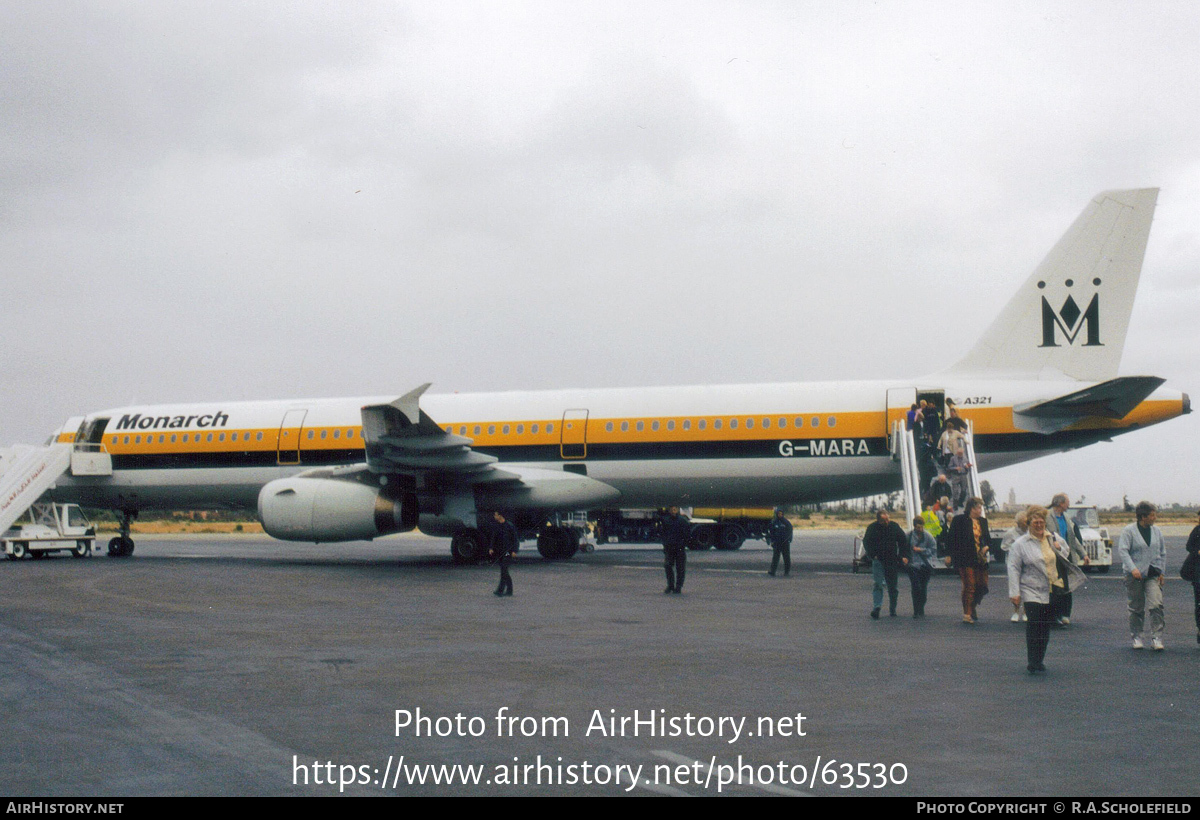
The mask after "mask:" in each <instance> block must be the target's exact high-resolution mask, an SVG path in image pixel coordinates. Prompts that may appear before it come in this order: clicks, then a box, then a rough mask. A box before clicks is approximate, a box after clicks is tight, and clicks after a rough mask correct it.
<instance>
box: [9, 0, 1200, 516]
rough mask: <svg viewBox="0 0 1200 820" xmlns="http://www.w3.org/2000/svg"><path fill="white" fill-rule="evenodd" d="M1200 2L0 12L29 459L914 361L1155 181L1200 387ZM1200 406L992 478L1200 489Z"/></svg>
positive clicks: (1163, 367)
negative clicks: (427, 390) (56, 452)
mask: <svg viewBox="0 0 1200 820" xmlns="http://www.w3.org/2000/svg"><path fill="white" fill-rule="evenodd" d="M1198 42H1200V5H1197V4H1195V3H1192V2H1180V3H1169V2H1156V3H1153V4H1148V3H1133V2H1130V3H1103V2H1090V1H1089V2H1079V3H1060V4H1055V3H1027V4H1025V3H997V4H987V3H961V2H946V3H933V2H919V3H889V2H880V3H852V2H837V3H833V2H822V3H796V2H781V3H769V2H758V3H734V2H722V3H702V2H700V3H698V2H686V3H684V2H681V3H666V2H644V1H642V2H636V3H632V2H631V3H614V2H604V3H595V4H586V3H578V2H572V3H566V2H560V3H515V2H513V3H485V2H479V3H453V2H437V3H434V2H426V3H390V2H385V3H378V2H376V3H370V2H356V3H343V2H330V3H315V2H288V3H283V2H278V3H254V2H246V0H238V2H230V3H226V2H214V1H213V0H204V2H171V3H145V2H143V3H138V2H115V1H114V2H95V3H81V2H44V3H29V2H24V0H17V1H15V2H9V1H8V0H0V124H2V127H0V304H2V306H3V321H2V322H0V345H2V346H3V351H4V355H3V364H0V373H2V374H3V381H2V386H3V392H2V394H0V443H2V444H5V445H7V444H11V443H15V442H27V443H40V442H41V441H42V440H43V439H44V438H45V437H46V435H47V434H48V432H49V431H50V430H51V429H53V428H55V427H57V426H59V425H61V424H62V422H63V421H64V420H65V419H66V418H67V417H68V416H72V415H80V414H83V413H85V412H88V411H92V410H98V409H102V408H106V407H112V406H118V405H123V404H127V403H130V402H134V401H137V402H154V403H158V402H177V401H196V400H209V399H223V400H232V399H254V398H284V397H301V396H337V395H369V394H396V395H399V394H401V393H404V392H406V391H408V390H410V389H411V388H413V387H415V386H416V385H418V384H421V383H423V382H426V381H432V382H433V383H434V388H433V390H434V392H448V391H481V390H482V391H487V390H509V389H536V388H553V387H575V386H595V387H619V386H637V385H657V384H695V383H739V382H772V381H805V380H827V379H876V378H881V379H887V378H894V377H909V376H912V377H915V376H919V375H921V374H923V373H927V372H931V371H933V370H936V369H940V367H941V366H943V365H945V364H948V363H949V362H951V361H953V360H954V359H956V358H957V353H958V352H959V351H961V350H965V349H966V348H968V347H970V346H971V345H972V344H974V342H975V340H976V338H977V335H978V332H977V331H976V330H973V329H969V328H982V327H984V326H986V324H987V323H988V322H990V320H991V319H992V318H993V316H994V314H995V313H996V312H997V311H998V309H999V307H1000V306H1001V305H1003V303H1004V302H1005V301H1007V300H1008V298H1009V297H1010V296H1011V295H1012V294H1013V293H1014V292H1015V290H1016V289H1017V287H1018V286H1019V285H1020V284H1021V283H1022V282H1023V281H1024V280H1025V278H1026V277H1027V276H1028V274H1029V273H1030V272H1031V271H1032V269H1033V268H1034V266H1035V265H1036V264H1037V263H1038V262H1039V261H1040V260H1041V258H1042V257H1043V256H1044V255H1045V253H1046V251H1047V250H1049V248H1050V247H1051V246H1052V245H1053V243H1054V242H1055V241H1056V240H1057V238H1058V237H1059V236H1060V235H1061V234H1062V232H1063V231H1064V230H1065V229H1066V227H1067V226H1068V225H1069V224H1070V223H1071V221H1072V220H1073V219H1074V218H1075V216H1076V215H1077V214H1078V213H1079V212H1080V211H1081V210H1082V209H1083V207H1084V206H1085V205H1086V204H1087V202H1088V201H1089V199H1090V198H1091V197H1092V196H1094V195H1095V194H1096V193H1098V192H1099V191H1102V190H1106V189H1113V188H1128V187H1151V186H1154V187H1161V189H1162V192H1161V194H1160V196H1159V200H1158V211H1157V214H1156V218H1155V223H1154V228H1153V230H1152V232H1151V236H1150V244H1149V249H1148V251H1147V254H1146V262H1145V266H1144V268H1143V274H1142V281H1141V287H1140V290H1139V294H1138V300H1137V304H1136V306H1135V308H1134V313H1133V319H1132V323H1131V326H1130V331H1129V336H1128V342H1127V345H1126V349H1125V355H1124V360H1123V363H1122V368H1121V370H1122V373H1123V374H1126V375H1143V374H1144V375H1157V376H1162V377H1164V378H1166V379H1167V380H1168V386H1170V387H1173V388H1175V389H1178V390H1183V391H1189V392H1191V393H1192V394H1193V395H1197V396H1200V361H1198V356H1197V351H1200V322H1198V321H1197V319H1198V317H1200V310H1198V307H1200V277H1198V274H1200V222H1198V219H1200V102H1198V100H1200V98H1198V96H1197V94H1196V90H1195V84H1196V78H1197V77H1200V50H1198V49H1197V48H1196V44H1197V43H1198ZM1198 433H1200V413H1197V414H1195V415H1192V416H1189V417H1186V418H1183V419H1178V420H1175V421H1172V422H1170V423H1168V424H1165V425H1162V426H1160V427H1158V428H1155V429H1152V430H1147V431H1143V432H1139V433H1134V434H1131V435H1129V436H1126V437H1123V438H1120V439H1118V440H1117V441H1115V442H1114V443H1112V444H1100V445H1095V446H1093V447H1091V448H1087V449H1085V450H1082V451H1079V452H1078V453H1074V454H1068V455H1064V456H1056V457H1051V458H1047V459H1043V460H1041V461H1038V462H1033V463H1032V464H1029V465H1025V466H1020V467H1015V468H1008V469H1006V470H1002V471H996V472H994V473H992V474H990V475H989V474H985V475H984V478H988V479H990V480H991V481H992V483H993V485H994V486H995V487H996V489H997V491H998V492H999V494H1000V495H1001V496H1002V497H1004V496H1007V493H1008V490H1009V488H1010V487H1015V488H1016V490H1017V495H1018V497H1019V498H1020V499H1021V500H1023V501H1043V502H1044V501H1047V500H1048V499H1049V496H1050V494H1052V493H1053V492H1055V491H1057V490H1060V489H1061V490H1067V491H1070V492H1071V493H1072V494H1073V495H1075V496H1078V495H1079V494H1086V495H1087V496H1088V498H1089V499H1093V500H1096V501H1099V502H1101V503H1106V504H1107V503H1115V502H1118V501H1119V500H1120V498H1121V496H1122V494H1125V493H1128V494H1129V496H1130V498H1131V499H1132V500H1134V501H1137V500H1139V499H1141V498H1143V497H1146V498H1150V499H1152V500H1156V501H1160V502H1170V501H1181V502H1187V501H1200V477H1198V476H1200V473H1198V472H1197V469H1196V467H1197V465H1200V435H1198Z"/></svg>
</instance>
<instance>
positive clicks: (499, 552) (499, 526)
mask: <svg viewBox="0 0 1200 820" xmlns="http://www.w3.org/2000/svg"><path fill="white" fill-rule="evenodd" d="M492 518H493V519H495V522H496V523H495V524H494V525H493V527H492V554H493V555H494V556H495V557H496V562H497V563H499V564H500V586H498V587H496V591H495V592H494V593H493V594H494V595H496V596H497V597H499V598H503V597H505V596H506V595H512V590H513V584H512V576H511V575H509V574H508V563H509V561H510V560H512V554H513V553H514V552H516V551H517V548H518V547H519V546H520V544H521V540H520V539H519V538H517V528H516V527H514V526H513V525H512V522H511V521H507V520H505V518H504V516H503V515H501V514H500V513H499V512H495V513H492Z"/></svg>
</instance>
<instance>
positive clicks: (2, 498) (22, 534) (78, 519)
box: [0, 419, 112, 559]
mask: <svg viewBox="0 0 1200 820" xmlns="http://www.w3.org/2000/svg"><path fill="white" fill-rule="evenodd" d="M77 421H80V422H81V421H82V419H79V420H77ZM70 423H71V422H68V425H69V424H70ZM68 438H73V439H78V436H68ZM68 471H70V472H71V474H72V475H77V476H78V475H89V476H111V475H112V460H111V458H110V457H109V455H108V453H106V452H103V447H102V445H100V444H98V443H87V442H82V443H76V442H74V441H55V440H51V442H50V443H48V444H47V445H46V446H44V447H33V446H29V445H24V444H18V445H15V446H13V447H8V448H4V449H0V550H3V552H4V554H5V555H6V556H8V557H9V558H11V559H17V558H24V557H25V556H26V555H31V556H33V557H34V558H41V557H43V556H44V555H45V554H46V553H49V552H55V551H57V550H70V551H71V553H72V554H74V555H78V557H80V558H82V557H83V556H85V555H88V554H90V553H91V550H92V546H93V544H94V543H95V536H96V531H95V528H94V527H93V526H92V525H91V523H90V522H89V521H88V520H87V517H86V516H85V515H84V514H83V510H81V509H80V508H79V506H78V505H75V504H55V503H54V502H53V500H52V498H51V496H50V493H51V491H52V490H53V489H54V485H55V482H57V481H58V480H59V478H61V477H62V476H63V475H64V474H65V473H67V472H68ZM27 513H28V516H27V518H26V519H25V520H24V521H22V522H21V523H20V524H18V523H17V522H18V520H20V519H21V517H22V516H25V515H26V514H27Z"/></svg>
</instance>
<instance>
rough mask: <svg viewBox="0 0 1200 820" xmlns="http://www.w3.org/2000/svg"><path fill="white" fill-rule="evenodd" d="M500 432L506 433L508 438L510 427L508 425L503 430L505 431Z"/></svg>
mask: <svg viewBox="0 0 1200 820" xmlns="http://www.w3.org/2000/svg"><path fill="white" fill-rule="evenodd" d="M500 432H502V433H504V435H506V436H507V435H508V425H507V424H506V425H504V429H503V430H501V431H500Z"/></svg>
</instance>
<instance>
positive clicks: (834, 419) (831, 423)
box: [828, 416, 837, 427]
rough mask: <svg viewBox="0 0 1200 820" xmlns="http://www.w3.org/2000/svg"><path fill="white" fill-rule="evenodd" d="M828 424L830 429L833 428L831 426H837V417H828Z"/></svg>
mask: <svg viewBox="0 0 1200 820" xmlns="http://www.w3.org/2000/svg"><path fill="white" fill-rule="evenodd" d="M828 424H829V426H830V427H833V426H835V425H836V424H837V417H836V416H830V417H829V421H828Z"/></svg>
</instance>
